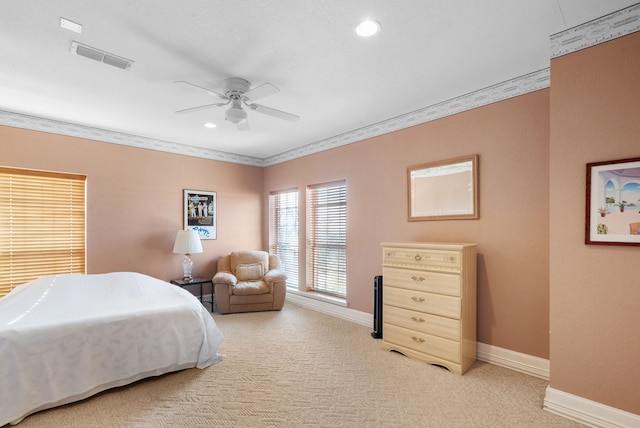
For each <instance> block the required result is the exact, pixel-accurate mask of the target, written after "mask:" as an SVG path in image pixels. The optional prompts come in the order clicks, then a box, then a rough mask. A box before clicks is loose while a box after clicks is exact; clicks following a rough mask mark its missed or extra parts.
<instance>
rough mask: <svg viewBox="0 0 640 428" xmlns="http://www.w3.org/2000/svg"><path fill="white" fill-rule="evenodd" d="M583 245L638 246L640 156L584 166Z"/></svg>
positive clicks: (639, 224) (639, 239)
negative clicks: (585, 170)
mask: <svg viewBox="0 0 640 428" xmlns="http://www.w3.org/2000/svg"><path fill="white" fill-rule="evenodd" d="M586 184H587V186H586V187H587V188H586V209H585V211H586V216H585V217H586V221H585V244H592V245H640V157H637V158H629V159H618V160H612V161H605V162H592V163H588V164H587V182H586Z"/></svg>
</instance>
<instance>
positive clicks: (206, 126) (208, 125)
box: [204, 122, 217, 128]
mask: <svg viewBox="0 0 640 428" xmlns="http://www.w3.org/2000/svg"><path fill="white" fill-rule="evenodd" d="M216 126H217V125H216V124H215V123H212V122H207V123H205V124H204V127H205V128H215V127H216Z"/></svg>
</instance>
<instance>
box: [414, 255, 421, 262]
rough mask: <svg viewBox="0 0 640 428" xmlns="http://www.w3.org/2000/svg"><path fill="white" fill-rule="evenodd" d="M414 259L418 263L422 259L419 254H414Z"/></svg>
mask: <svg viewBox="0 0 640 428" xmlns="http://www.w3.org/2000/svg"><path fill="white" fill-rule="evenodd" d="M414 259H416V261H417V262H419V261H420V260H422V257H420V254H416V256H415V257H414Z"/></svg>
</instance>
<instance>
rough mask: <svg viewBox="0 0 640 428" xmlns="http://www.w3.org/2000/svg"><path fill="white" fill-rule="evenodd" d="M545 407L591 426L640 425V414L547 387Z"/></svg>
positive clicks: (616, 427) (620, 426)
mask: <svg viewBox="0 0 640 428" xmlns="http://www.w3.org/2000/svg"><path fill="white" fill-rule="evenodd" d="M544 409H545V410H546V411H548V412H550V413H555V414H557V415H560V416H563V417H565V418H567V419H572V420H574V421H577V422H580V423H583V424H585V425H588V426H591V427H602V428H632V427H640V415H634V414H633V413H629V412H625V411H624V410H619V409H616V408H614V407H610V406H606V405H604V404H601V403H598V402H596V401H591V400H587V399H586V398H582V397H578V396H577V395H572V394H569V393H566V392H563V391H559V390H557V389H553V388H551V387H547V390H546V394H545V397H544Z"/></svg>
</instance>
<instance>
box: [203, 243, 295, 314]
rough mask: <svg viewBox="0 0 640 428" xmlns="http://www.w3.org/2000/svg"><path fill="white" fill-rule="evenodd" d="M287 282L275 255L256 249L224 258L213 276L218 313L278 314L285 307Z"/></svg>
mask: <svg viewBox="0 0 640 428" xmlns="http://www.w3.org/2000/svg"><path fill="white" fill-rule="evenodd" d="M286 281H287V276H286V275H285V273H284V272H283V271H282V270H280V258H279V257H278V256H277V255H275V254H269V253H267V252H266V251H255V250H254V251H234V252H232V253H231V254H229V255H226V256H221V257H219V258H218V272H217V273H216V274H215V276H214V277H213V284H214V287H215V302H216V310H217V311H218V312H219V313H221V314H228V313H234V312H254V311H279V310H280V309H282V306H283V305H284V298H285V295H286V292H287V284H286Z"/></svg>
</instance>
